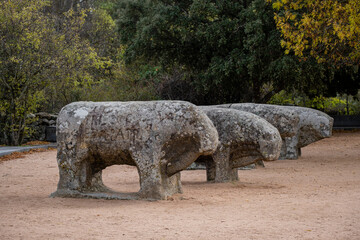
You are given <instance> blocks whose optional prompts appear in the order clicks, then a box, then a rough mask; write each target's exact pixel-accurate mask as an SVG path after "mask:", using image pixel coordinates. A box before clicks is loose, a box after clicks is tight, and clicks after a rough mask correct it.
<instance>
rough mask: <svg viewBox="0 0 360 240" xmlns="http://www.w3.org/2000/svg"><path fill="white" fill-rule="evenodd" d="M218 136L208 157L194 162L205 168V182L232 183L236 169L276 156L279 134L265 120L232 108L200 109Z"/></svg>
mask: <svg viewBox="0 0 360 240" xmlns="http://www.w3.org/2000/svg"><path fill="white" fill-rule="evenodd" d="M201 109H202V110H203V111H204V112H205V113H206V114H207V115H208V117H209V118H210V119H211V120H212V122H213V123H214V125H215V127H216V129H217V130H218V133H219V145H218V147H217V149H216V151H215V153H213V154H212V155H210V156H206V157H200V158H199V159H198V160H197V161H199V162H203V163H205V164H206V167H207V180H208V181H215V182H227V181H236V180H238V179H239V177H238V171H237V169H238V168H239V167H244V166H247V165H249V164H252V163H255V162H257V161H259V160H265V161H272V160H276V159H278V157H279V154H280V148H281V137H280V134H279V131H278V130H277V129H276V128H275V127H274V126H272V125H271V124H270V123H268V122H267V121H266V120H264V119H262V118H260V117H258V116H256V115H254V114H252V113H248V112H243V111H238V110H235V109H224V108H216V107H201Z"/></svg>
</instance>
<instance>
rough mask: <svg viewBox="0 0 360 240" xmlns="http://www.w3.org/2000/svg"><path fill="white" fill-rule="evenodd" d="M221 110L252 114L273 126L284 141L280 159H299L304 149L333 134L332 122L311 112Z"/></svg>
mask: <svg viewBox="0 0 360 240" xmlns="http://www.w3.org/2000/svg"><path fill="white" fill-rule="evenodd" d="M219 107H225V108H232V109H237V110H241V111H247V112H251V113H254V114H256V115H258V116H260V117H262V118H264V119H265V120H267V121H268V122H270V123H271V124H272V125H274V126H275V127H276V128H277V129H278V130H279V132H280V135H281V138H282V140H283V144H282V148H281V154H280V159H297V158H298V156H299V154H300V153H301V148H302V147H304V146H306V145H308V144H310V143H313V142H315V141H318V140H321V139H323V138H325V137H330V136H331V132H332V125H333V119H332V118H331V117H330V116H328V115H327V114H325V113H322V112H320V111H318V110H314V109H311V108H303V107H293V106H279V105H271V104H255V103H235V104H224V105H220V106H219Z"/></svg>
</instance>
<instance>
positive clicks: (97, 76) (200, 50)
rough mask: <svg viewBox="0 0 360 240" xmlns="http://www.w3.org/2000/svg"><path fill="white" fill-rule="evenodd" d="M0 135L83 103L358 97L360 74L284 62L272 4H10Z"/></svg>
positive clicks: (0, 60)
mask: <svg viewBox="0 0 360 240" xmlns="http://www.w3.org/2000/svg"><path fill="white" fill-rule="evenodd" d="M0 6H1V8H0V44H1V48H0V87H1V88H0V134H3V135H4V136H5V138H6V139H7V144H10V145H18V144H20V143H21V142H22V141H23V139H24V136H25V135H27V134H31V129H29V128H28V125H29V124H30V122H29V121H31V120H30V119H29V118H27V115H28V114H29V113H33V112H37V111H46V112H50V113H57V112H58V111H59V110H60V109H61V107H63V106H64V105H66V104H68V103H70V102H73V101H80V100H87V101H115V100H116V101H128V100H154V99H180V100H187V101H191V102H193V103H195V104H220V103H227V102H259V103H265V102H268V101H269V100H270V99H271V98H272V97H273V96H274V95H275V94H277V93H279V92H281V91H284V90H285V91H287V92H289V93H295V92H296V93H297V94H298V95H301V96H303V95H306V96H310V97H313V96H319V95H323V96H335V95H336V94H339V93H346V94H353V95H356V94H357V90H358V89H359V82H360V81H359V72H358V71H357V69H356V68H354V67H343V68H340V69H339V68H335V67H333V66H331V65H330V64H326V63H322V64H319V63H317V62H316V61H315V60H314V59H311V58H309V59H308V60H307V61H300V60H299V59H298V58H297V57H296V56H294V55H293V54H291V53H289V54H285V53H284V49H283V48H282V47H281V35H280V32H279V31H278V30H277V29H276V24H275V22H274V12H273V9H272V7H271V5H269V4H268V3H267V2H266V1H265V0H244V1H204V0H192V1H187V0H181V1H166V0H164V1H150V0H97V1H95V0H87V1H86V0H83V1H81V0H52V1H46V0H40V1H38V0H36V1H35V0H29V1H22V0H11V1H10V0H4V1H1V3H0Z"/></svg>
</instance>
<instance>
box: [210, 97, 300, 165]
mask: <svg viewBox="0 0 360 240" xmlns="http://www.w3.org/2000/svg"><path fill="white" fill-rule="evenodd" d="M217 107H222V108H231V109H236V110H240V111H245V112H250V113H253V114H255V115H257V116H259V117H261V118H264V119H265V120H266V121H268V122H269V123H270V124H272V125H273V126H274V127H276V128H277V129H278V130H279V133H280V136H281V139H282V146H281V153H280V157H279V159H285V157H286V152H287V147H286V141H285V140H286V138H292V137H294V136H295V135H296V134H297V132H298V128H299V122H300V117H299V115H298V114H297V113H296V111H295V110H294V109H291V108H284V107H283V106H278V105H270V104H255V103H233V104H223V105H218V106H217Z"/></svg>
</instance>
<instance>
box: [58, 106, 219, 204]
mask: <svg viewBox="0 0 360 240" xmlns="http://www.w3.org/2000/svg"><path fill="white" fill-rule="evenodd" d="M57 137H58V156H57V160H58V166H59V173H60V180H59V183H58V188H57V191H56V192H54V193H53V194H52V195H51V196H53V197H87V198H106V199H139V198H140V199H149V200H152V199H166V198H167V197H168V196H171V195H172V194H174V193H179V192H181V183H180V174H179V172H180V171H181V170H183V169H185V168H186V167H188V166H189V165H190V164H191V163H192V162H194V161H195V160H196V159H197V158H198V157H199V156H201V155H209V154H212V153H213V152H214V151H215V150H216V147H217V144H218V134H217V131H216V129H215V127H214V125H213V124H212V122H211V121H210V120H209V118H208V117H207V116H206V115H205V114H204V113H203V112H202V111H200V110H199V109H198V108H197V107H196V106H195V105H193V104H190V103H187V102H182V101H154V102H103V103H92V102H77V103H72V104H69V105H67V106H65V107H64V108H63V109H62V110H61V112H60V114H59V117H58V122H57ZM115 164H118V165H119V164H127V165H133V166H136V167H137V169H138V172H139V177H140V191H139V192H138V193H134V194H122V193H117V192H114V191H112V190H110V189H108V188H107V187H106V186H105V185H104V184H103V182H102V179H101V171H102V170H103V169H105V168H106V167H108V166H111V165H115ZM119 174H121V173H119Z"/></svg>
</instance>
